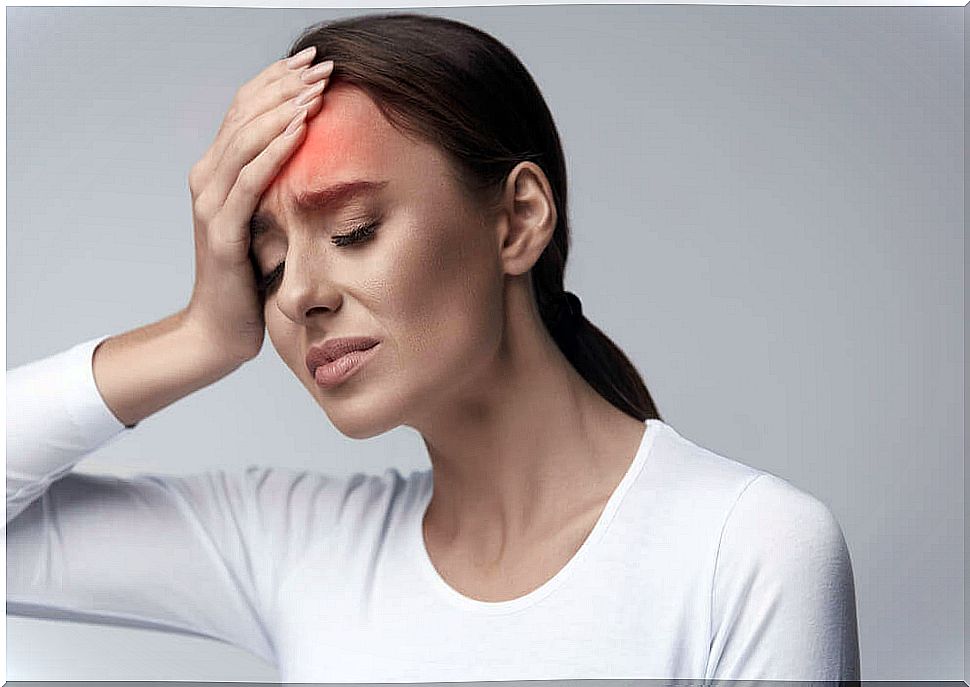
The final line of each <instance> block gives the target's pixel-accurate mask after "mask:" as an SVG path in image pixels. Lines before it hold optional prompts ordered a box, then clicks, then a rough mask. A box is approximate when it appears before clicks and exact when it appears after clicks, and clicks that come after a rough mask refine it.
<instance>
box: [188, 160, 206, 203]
mask: <svg viewBox="0 0 970 687" xmlns="http://www.w3.org/2000/svg"><path fill="white" fill-rule="evenodd" d="M204 176H205V171H204V169H203V167H202V163H201V162H196V163H195V164H194V165H192V169H190V170H189V190H190V191H191V192H192V195H194V196H195V195H198V194H199V192H200V191H201V190H202V179H203V178H204Z"/></svg>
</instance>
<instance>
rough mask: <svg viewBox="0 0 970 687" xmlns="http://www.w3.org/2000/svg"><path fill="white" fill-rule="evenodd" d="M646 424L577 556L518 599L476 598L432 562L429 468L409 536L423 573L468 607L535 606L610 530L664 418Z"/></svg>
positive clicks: (489, 610)
mask: <svg viewBox="0 0 970 687" xmlns="http://www.w3.org/2000/svg"><path fill="white" fill-rule="evenodd" d="M644 424H645V425H646V428H645V430H644V432H643V437H642V438H641V440H640V445H639V446H638V447H637V451H636V454H635V455H634V457H633V460H632V461H631V463H630V465H629V467H628V468H627V470H626V472H625V473H624V475H623V477H622V478H621V479H620V482H619V483H618V484H617V486H616V487H615V488H614V490H613V493H612V494H610V497H609V499H607V501H606V505H605V506H604V507H603V511H602V513H600V516H599V518H598V519H597V520H596V524H595V525H593V528H592V530H590V533H589V534H588V535H587V537H586V539H585V540H584V541H583V543H582V544H581V545H580V547H579V549H578V550H577V551H576V553H574V554H573V556H572V557H571V558H570V559H569V560H568V561H566V564H565V565H564V566H563V567H562V568H560V569H559V571H558V572H556V574H555V575H553V576H552V577H551V578H549V579H548V580H546V581H545V582H543V583H542V584H541V585H540V586H538V587H536V588H535V589H533V590H532V591H531V592H528V593H527V594H524V595H523V596H519V597H516V598H514V599H507V600H505V601H481V600H479V599H473V598H471V597H469V596H465V595H464V594H462V593H461V592H459V591H458V590H457V589H455V588H454V587H452V586H451V585H449V584H448V583H447V582H445V580H444V578H443V577H441V575H440V574H439V573H438V570H437V569H436V568H435V567H434V563H432V562H431V557H430V556H429V555H428V549H427V547H426V546H425V542H424V531H423V527H422V523H423V520H424V515H425V512H426V511H427V509H428V506H429V505H430V503H431V497H432V495H433V493H434V489H433V479H432V477H433V471H432V470H428V472H427V478H426V481H425V483H424V489H423V491H422V493H421V496H420V498H419V501H418V507H417V508H416V509H415V511H414V512H415V514H416V516H415V517H413V518H412V519H411V527H410V532H409V539H410V540H411V542H412V544H413V548H414V550H415V554H416V557H417V559H418V566H419V567H420V568H421V571H422V573H423V574H424V576H425V578H426V579H427V580H428V582H429V583H430V585H431V587H432V589H433V590H434V592H435V593H436V594H438V595H439V596H441V597H443V598H444V599H446V600H447V601H448V602H450V603H452V604H454V605H457V606H458V607H460V608H463V609H465V610H468V611H472V612H476V613H483V614H502V613H511V612H515V611H520V610H523V609H525V608H528V607H530V606H533V605H535V604H536V603H538V602H539V601H541V600H542V599H544V598H545V597H546V596H548V595H549V594H551V593H552V592H553V591H555V590H556V589H558V588H559V587H560V586H561V585H562V584H563V582H564V581H565V580H566V578H567V577H568V576H569V575H570V574H571V573H572V572H573V570H575V569H576V568H577V567H578V566H579V564H580V563H582V561H583V560H584V559H585V558H587V557H588V556H589V555H590V550H591V549H593V548H594V547H595V546H596V543H597V542H598V541H599V540H600V539H601V538H602V537H603V534H604V533H605V532H606V529H607V527H608V526H609V524H610V523H611V522H612V521H613V518H614V517H615V515H616V512H617V510H618V509H619V507H620V503H621V501H622V500H623V497H624V496H625V495H626V493H627V492H628V491H629V490H630V487H631V486H632V484H633V482H634V481H635V480H636V478H637V476H638V475H639V474H640V472H641V470H642V468H643V465H644V463H645V462H646V460H647V456H648V455H649V454H650V450H651V448H652V447H653V444H654V438H655V437H656V435H657V432H658V431H659V429H660V427H661V425H662V424H663V423H662V422H661V421H660V420H656V419H653V418H649V419H647V420H646V421H645V422H644Z"/></svg>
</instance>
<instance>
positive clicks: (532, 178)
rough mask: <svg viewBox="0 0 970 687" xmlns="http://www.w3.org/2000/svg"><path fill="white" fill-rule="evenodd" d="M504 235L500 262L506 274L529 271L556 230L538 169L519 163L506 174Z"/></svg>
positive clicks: (552, 204) (546, 188)
mask: <svg viewBox="0 0 970 687" xmlns="http://www.w3.org/2000/svg"><path fill="white" fill-rule="evenodd" d="M504 197H505V203H504V204H505V212H506V215H507V217H508V227H507V230H508V231H507V234H506V236H505V241H504V244H503V245H502V260H503V262H504V263H505V270H506V273H508V274H524V273H525V272H528V271H529V270H530V269H532V266H533V265H535V263H536V261H537V260H538V259H539V256H540V255H542V252H543V251H544V250H545V249H546V246H547V245H548V244H549V241H551V240H552V235H553V232H554V231H555V229H556V220H557V214H556V204H555V199H554V198H553V195H552V189H551V187H550V186H549V181H548V179H547V178H546V175H545V172H543V171H542V168H541V167H539V166H538V165H536V164H535V163H533V162H520V163H519V164H518V165H516V167H515V168H514V169H513V170H512V171H511V172H510V173H509V175H508V177H507V178H506V186H505V196H504Z"/></svg>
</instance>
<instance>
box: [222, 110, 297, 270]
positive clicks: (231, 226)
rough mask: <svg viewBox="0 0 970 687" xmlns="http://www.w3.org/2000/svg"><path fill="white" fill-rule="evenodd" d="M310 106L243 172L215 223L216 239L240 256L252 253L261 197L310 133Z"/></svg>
mask: <svg viewBox="0 0 970 687" xmlns="http://www.w3.org/2000/svg"><path fill="white" fill-rule="evenodd" d="M307 116H308V115H307V113H306V110H303V111H301V113H300V114H299V115H297V117H296V118H294V119H293V121H292V122H290V126H288V127H287V129H288V130H285V131H283V132H282V133H280V134H279V135H278V136H276V137H275V138H274V139H273V141H272V142H271V143H270V144H269V145H268V146H266V147H265V148H264V149H263V151H262V152H261V153H259V155H257V156H256V157H255V158H253V160H252V161H250V162H249V163H248V164H246V166H245V167H243V169H242V170H241V171H240V172H239V177H238V178H237V179H236V183H235V184H233V186H232V189H231V190H230V191H229V194H228V196H227V197H226V202H225V204H224V205H223V206H222V209H221V210H220V212H219V217H218V221H217V222H215V223H214V225H215V229H216V233H217V236H216V237H214V238H216V240H217V241H218V242H219V243H221V244H222V245H223V246H225V247H226V248H227V249H228V250H231V251H232V254H233V255H234V256H236V257H238V258H240V259H241V258H242V257H246V258H247V259H248V253H249V220H250V218H251V217H252V216H253V213H254V212H255V211H256V206H257V204H258V203H259V199H260V197H261V196H262V195H263V192H264V191H265V190H266V188H267V187H268V186H269V184H270V183H271V182H272V181H273V179H274V178H276V175H277V174H279V171H280V169H282V167H283V165H284V164H285V163H286V160H287V159H288V158H289V157H290V155H292V154H293V151H294V150H295V149H296V148H297V147H299V144H300V142H301V141H302V140H303V139H304V137H305V135H306V117H307Z"/></svg>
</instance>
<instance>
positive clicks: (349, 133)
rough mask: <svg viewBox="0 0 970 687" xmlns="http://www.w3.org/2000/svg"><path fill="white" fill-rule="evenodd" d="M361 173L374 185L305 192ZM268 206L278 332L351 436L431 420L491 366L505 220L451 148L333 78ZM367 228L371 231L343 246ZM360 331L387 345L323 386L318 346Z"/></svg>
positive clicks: (265, 262) (266, 247) (270, 299)
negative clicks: (337, 193) (486, 215)
mask: <svg viewBox="0 0 970 687" xmlns="http://www.w3.org/2000/svg"><path fill="white" fill-rule="evenodd" d="M356 181H367V182H375V183H376V186H374V187H372V188H370V189H369V190H368V189H364V190H363V191H362V192H360V193H357V194H354V195H347V196H343V197H340V198H335V199H334V198H332V199H330V201H329V202H328V203H327V204H325V205H320V204H319V203H312V202H300V200H301V197H302V198H303V199H304V201H306V199H308V198H310V197H311V196H310V195H309V193H310V192H311V191H318V190H321V189H325V188H328V187H331V186H333V185H335V184H345V183H348V182H356ZM257 212H258V213H259V214H261V215H263V216H265V217H269V218H271V219H272V225H273V226H272V227H271V228H270V229H269V230H267V231H265V232H263V233H261V234H260V235H259V236H258V238H256V239H255V240H254V243H253V253H254V255H255V256H256V259H257V261H258V265H259V270H260V274H261V275H268V274H269V273H270V272H271V271H272V270H273V269H274V268H275V267H277V265H279V263H281V262H284V261H285V265H284V267H283V269H282V270H280V271H279V276H278V277H277V278H276V280H275V283H273V284H272V285H270V286H269V287H268V291H267V294H266V304H265V311H264V314H265V319H266V327H267V331H268V333H269V337H270V339H271V341H272V342H273V346H274V347H275V348H276V350H277V351H278V352H279V354H280V356H281V358H282V359H283V361H284V362H285V363H286V364H287V366H289V368H290V369H291V370H292V371H293V373H294V374H295V375H296V376H297V378H298V379H299V380H300V381H301V382H302V383H303V385H304V386H306V388H307V389H308V390H309V391H310V393H311V394H312V395H313V397H314V398H315V399H316V400H317V403H318V404H320V406H321V407H322V408H323V409H324V410H325V411H326V413H327V414H328V416H329V417H330V419H331V421H332V422H333V423H334V425H335V426H336V427H337V429H338V430H339V431H341V432H342V433H343V434H345V435H347V436H351V437H354V438H366V437H370V436H375V435H377V434H380V433H383V432H385V431H388V430H390V429H393V428H394V427H396V426H398V425H401V424H408V425H411V426H417V425H420V424H421V423H422V422H423V421H425V420H426V419H429V418H433V417H436V413H437V412H438V411H439V410H441V409H442V408H448V407H449V406H448V405H443V404H448V403H450V402H451V401H453V400H457V399H458V398H459V397H460V394H462V393H463V389H468V388H471V386H472V384H473V382H472V380H473V379H475V378H476V376H477V375H480V374H481V373H482V370H483V369H484V368H485V367H487V364H488V361H489V360H490V359H491V357H492V355H493V354H494V351H495V350H496V349H497V348H498V345H499V341H498V336H499V334H500V332H501V330H502V327H501V320H502V316H503V315H502V305H501V303H502V288H503V272H502V266H501V263H500V261H499V235H498V232H497V226H489V225H487V224H486V223H485V220H484V219H483V215H482V212H481V209H480V207H479V206H478V205H477V204H476V202H475V200H474V199H473V198H472V197H471V196H469V195H468V193H467V192H466V191H465V190H464V189H463V188H462V187H461V186H460V185H459V182H458V180H457V178H456V177H455V176H454V171H453V169H452V167H451V165H450V164H449V162H448V160H447V159H446V158H445V156H444V154H443V153H442V152H440V151H439V150H438V149H437V148H436V147H434V146H432V145H430V144H426V143H420V142H417V141H414V140H412V139H410V138H407V137H405V136H404V135H402V134H401V133H400V132H398V131H397V130H396V129H394V128H393V127H392V126H391V125H390V123H389V122H388V121H387V120H386V119H385V118H384V117H383V115H381V113H380V111H379V110H378V109H377V107H376V106H375V104H374V103H373V101H372V100H370V98H369V97H368V96H367V95H366V94H365V93H364V92H363V91H361V90H360V89H358V88H355V87H353V86H349V85H345V84H340V83H338V84H336V85H333V86H328V88H327V90H326V91H325V92H324V96H323V105H322V109H321V110H320V112H319V113H318V114H317V115H316V116H315V117H313V118H312V119H310V121H309V124H308V127H307V132H306V138H305V140H304V141H303V143H302V144H301V146H300V148H299V149H298V150H297V151H296V152H295V153H294V154H293V156H292V157H291V158H290V159H289V160H288V161H287V164H286V165H285V166H284V167H283V168H282V169H281V171H280V173H279V174H278V175H277V177H276V178H275V179H274V180H273V182H272V184H271V185H270V186H269V188H267V190H266V192H265V193H264V194H263V196H262V197H261V199H260V203H259V206H258V207H257ZM369 225H373V229H374V231H373V232H370V233H369V237H367V238H363V240H362V241H359V242H357V243H350V244H348V245H335V243H334V237H335V236H340V235H345V234H348V233H350V232H351V231H352V230H353V229H354V228H355V227H361V226H369ZM367 235H368V232H364V236H365V237H366V236H367ZM490 304H491V305H490ZM354 336H372V337H375V338H376V339H379V340H380V343H379V344H378V345H377V347H376V348H375V349H374V350H373V351H371V354H370V355H369V356H368V361H367V362H366V363H365V364H364V365H363V366H362V367H360V368H359V369H357V371H356V372H355V373H354V374H353V375H352V376H350V377H349V378H347V379H346V380H345V381H343V382H342V383H340V384H338V385H336V386H328V387H323V386H319V385H318V384H317V383H316V380H315V379H314V378H313V377H312V376H311V374H310V371H309V370H308V369H307V366H306V361H305V358H306V355H307V352H308V350H309V348H310V346H311V345H315V344H321V343H323V342H324V341H326V340H328V339H332V338H338V337H354ZM432 403H434V404H435V405H434V406H432V405H431V404H432Z"/></svg>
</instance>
